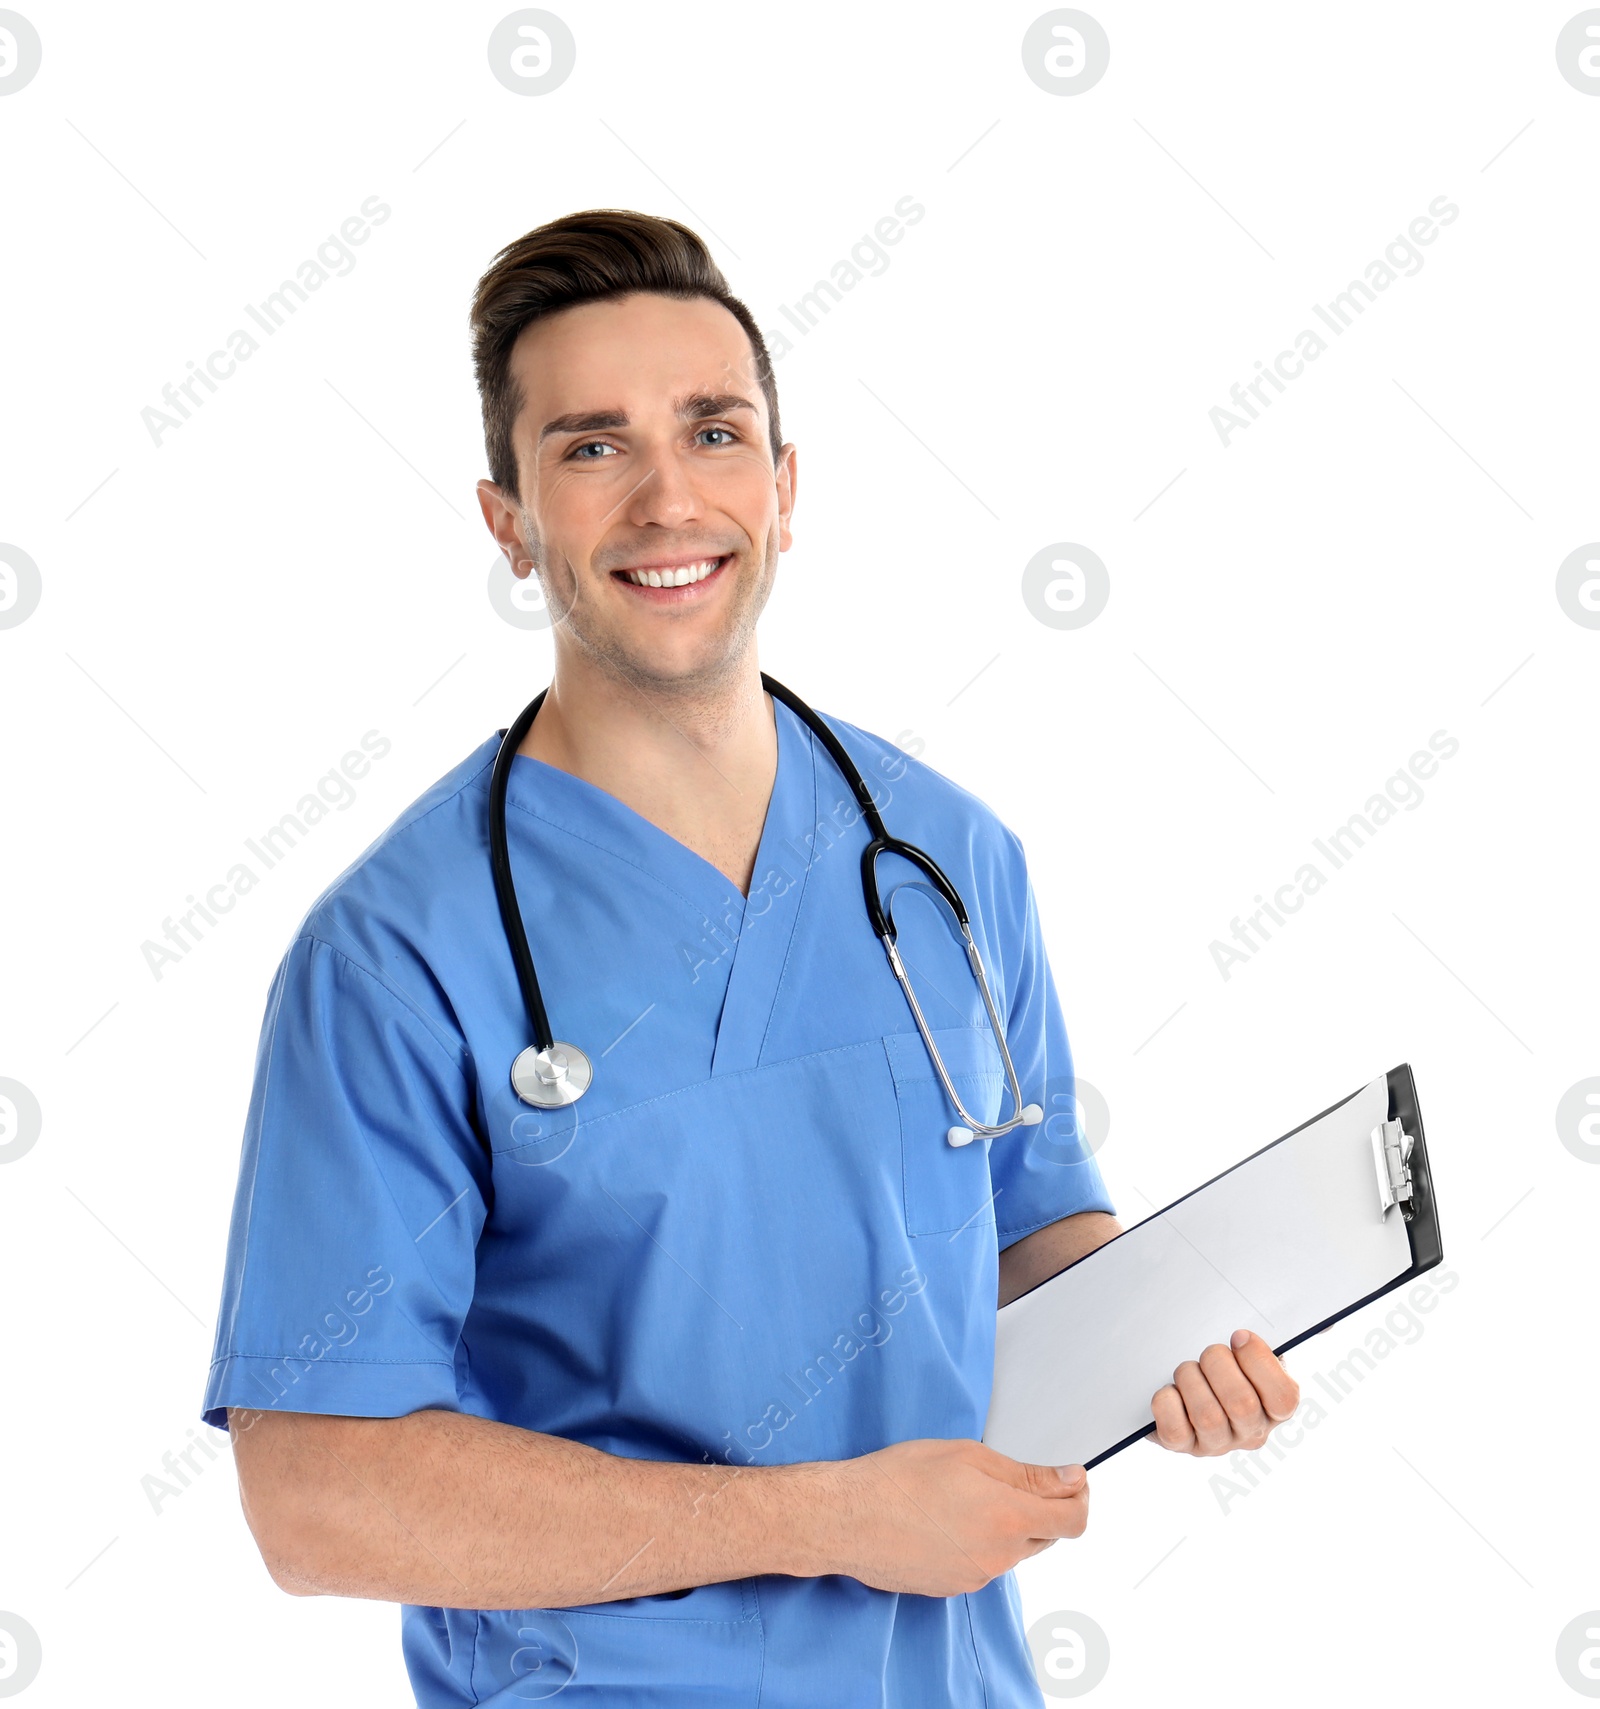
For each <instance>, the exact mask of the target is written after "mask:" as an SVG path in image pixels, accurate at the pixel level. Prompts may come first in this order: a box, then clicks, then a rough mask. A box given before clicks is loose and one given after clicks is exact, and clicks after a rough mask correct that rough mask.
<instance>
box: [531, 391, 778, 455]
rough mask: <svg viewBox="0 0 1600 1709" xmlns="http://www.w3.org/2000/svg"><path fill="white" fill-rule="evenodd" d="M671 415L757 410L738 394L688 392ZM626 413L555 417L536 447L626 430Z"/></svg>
mask: <svg viewBox="0 0 1600 1709" xmlns="http://www.w3.org/2000/svg"><path fill="white" fill-rule="evenodd" d="M672 409H673V413H674V414H675V415H676V416H677V417H678V419H679V420H680V421H704V420H705V419H706V417H707V416H712V415H730V414H731V413H732V412H733V411H734V410H736V409H747V410H749V411H750V413H751V414H752V415H755V414H756V413H757V411H756V406H755V405H754V404H753V403H751V401H750V400H749V399H748V398H743V397H740V396H739V394H738V393H737V392H690V393H688V394H687V395H686V396H684V397H681V398H674V399H673V402H672ZM628 425H629V418H628V412H627V411H626V410H621V409H592V410H575V411H573V412H572V413H571V414H570V415H558V416H556V417H555V419H554V420H552V421H547V422H546V423H545V424H544V426H543V427H541V428H540V429H539V437H538V440H537V441H536V442H535V443H536V445H542V444H544V442H545V440H547V439H548V438H549V437H550V436H551V434H553V433H599V432H603V431H604V430H606V429H607V428H613V427H627V426H628Z"/></svg>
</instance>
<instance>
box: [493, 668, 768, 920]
mask: <svg viewBox="0 0 1600 1709" xmlns="http://www.w3.org/2000/svg"><path fill="white" fill-rule="evenodd" d="M518 752H519V753H523V754H528V755H530V756H531V757H532V758H534V759H537V760H543V761H544V762H545V764H547V765H552V766H555V767H557V768H558V769H559V770H561V771H565V772H570V773H571V774H572V775H573V776H575V777H581V778H583V779H584V780H585V781H586V782H588V783H592V784H594V785H595V787H596V788H598V789H603V790H604V791H605V792H606V793H607V794H608V795H612V796H615V797H616V798H617V799H618V800H619V801H621V802H623V803H624V804H625V805H626V806H628V807H631V808H632V809H633V810H634V811H635V812H636V813H638V814H640V815H641V816H642V817H643V818H646V819H648V820H650V821H651V823H653V824H655V825H657V826H658V827H660V828H661V829H662V830H664V831H666V832H667V833H668V834H669V835H670V836H673V837H676V838H677V839H678V841H680V842H682V843H684V844H686V845H687V846H688V847H689V848H691V849H693V850H694V851H695V852H696V853H697V854H700V855H701V856H702V857H703V858H704V859H706V860H708V861H710V862H711V863H712V864H713V865H714V866H716V867H718V868H719V869H720V870H722V871H723V872H724V873H725V874H726V875H727V876H728V877H729V878H731V879H732V880H733V882H734V883H735V884H737V885H738V886H739V888H740V890H742V891H746V892H747V891H748V888H749V883H750V877H751V869H752V867H753V866H754V863H755V855H756V849H757V846H758V845H759V843H760V838H761V828H762V825H763V824H764V822H765V818H766V810H767V803H768V801H769V800H770V798H771V795H772V785H773V780H774V778H775V776H776V775H777V764H778V743H777V728H776V725H775V723H774V713H773V710H772V707H771V706H770V704H769V703H768V700H767V696H766V692H765V690H764V689H763V688H762V686H761V676H760V669H759V666H758V665H757V663H756V659H755V654H754V649H753V648H752V649H751V652H750V655H749V656H748V658H747V659H746V660H744V661H741V663H740V664H739V665H738V666H737V667H736V668H735V669H734V670H732V671H730V672H729V673H728V674H727V675H726V676H725V677H722V678H720V679H719V680H717V681H716V682H714V683H706V682H701V681H697V682H694V683H684V684H670V683H667V684H663V683H650V682H643V683H640V682H635V681H633V680H630V679H624V678H621V677H619V676H616V675H613V674H611V673H608V672H604V671H601V670H599V669H596V668H592V667H588V666H587V665H586V664H577V663H576V662H575V661H571V660H562V659H560V658H558V659H557V662H556V670H555V675H554V679H553V680H552V682H551V685H550V692H549V693H548V694H547V695H546V696H545V700H544V705H543V706H541V707H540V708H539V715H538V717H537V718H535V719H534V721H533V728H532V729H531V730H530V731H529V732H528V734H527V736H526V737H525V738H524V740H523V742H522V746H521V747H520V748H519V749H518Z"/></svg>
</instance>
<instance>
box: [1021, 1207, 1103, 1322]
mask: <svg viewBox="0 0 1600 1709" xmlns="http://www.w3.org/2000/svg"><path fill="white" fill-rule="evenodd" d="M1121 1233H1122V1224H1121V1223H1120V1222H1118V1221H1117V1219H1116V1218H1115V1217H1114V1216H1111V1215H1110V1214H1109V1213H1107V1212H1106V1211H1078V1212H1077V1213H1076V1214H1075V1215H1073V1216H1064V1217H1062V1219H1061V1221H1060V1222H1052V1223H1049V1224H1047V1225H1046V1226H1045V1227H1044V1228H1036V1229H1035V1230H1034V1231H1033V1233H1032V1234H1026V1235H1024V1236H1023V1237H1022V1239H1021V1240H1018V1241H1014V1242H1013V1243H1012V1244H1011V1245H1010V1246H1008V1247H1007V1248H1006V1249H1005V1251H1004V1252H1002V1253H1001V1254H1000V1304H1001V1305H1010V1303H1011V1302H1012V1300H1014V1299H1015V1298H1016V1297H1017V1295H1018V1294H1025V1293H1027V1291H1028V1289H1029V1288H1036V1287H1038V1285H1039V1284H1040V1283H1041V1282H1048V1281H1049V1280H1050V1278H1051V1277H1052V1276H1055V1275H1059V1274H1060V1273H1061V1271H1063V1270H1065V1269H1066V1267H1067V1266H1068V1265H1069V1264H1075V1263H1077V1261H1078V1260H1079V1259H1080V1258H1082V1257H1083V1256H1084V1255H1085V1254H1086V1253H1090V1252H1093V1251H1094V1249H1095V1248H1096V1247H1097V1246H1104V1245H1105V1243H1106V1242H1107V1241H1108V1240H1110V1239H1112V1238H1113V1237H1114V1236H1115V1235H1118V1234H1121Z"/></svg>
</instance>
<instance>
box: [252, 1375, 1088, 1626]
mask: <svg viewBox="0 0 1600 1709" xmlns="http://www.w3.org/2000/svg"><path fill="white" fill-rule="evenodd" d="M228 1422H229V1430H230V1434H231V1435H232V1437H233V1442H234V1459H235V1463H236V1465H237V1468H238V1473H239V1486H240V1496H241V1499H242V1502H243V1505H244V1510H245V1517H246V1519H247V1521H248V1523H249V1525H250V1529H251V1532H252V1533H253V1535H254V1536H255V1539H256V1542H257V1544H258V1546H259V1547H260V1549H261V1554H262V1558H263V1559H264V1561H265V1562H266V1564H267V1569H268V1571H269V1572H270V1573H271V1575H272V1577H273V1579H274V1581H275V1582H276V1583H277V1584H278V1585H279V1586H280V1587H281V1588H282V1589H284V1590H287V1591H289V1592H290V1593H291V1594H293V1595H297V1596H316V1595H337V1596H356V1597H369V1598H374V1599H377V1600H382V1601H390V1602H410V1603H420V1604H424V1605H432V1606H437V1607H452V1608H564V1607H572V1606H574V1605H583V1604H587V1603H591V1602H608V1601H615V1600H618V1599H619V1598H623V1597H631V1596H648V1595H655V1594H659V1593H660V1592H662V1591H669V1590H679V1589H682V1588H684V1587H685V1586H692V1585H699V1584H714V1583H719V1582H721V1581H723V1580H726V1579H732V1578H745V1577H750V1576H754V1575H757V1574H762V1573H784V1574H789V1575H791V1576H795V1577H812V1576H818V1575H821V1574H824V1573H845V1574H849V1575H850V1576H852V1577H855V1578H858V1579H860V1580H861V1581H862V1582H863V1583H865V1584H869V1585H874V1586H877V1587H878V1588H880V1589H885V1590H906V1591H912V1592H915V1593H917V1594H920V1595H928V1596H954V1595H959V1594H961V1593H962V1592H964V1591H970V1590H977V1589H980V1588H981V1587H982V1586H983V1585H984V1584H986V1583H988V1582H989V1580H990V1579H991V1578H993V1577H995V1576H996V1575H997V1574H999V1573H1002V1572H1005V1571H1007V1570H1008V1569H1009V1568H1010V1567H1012V1566H1014V1565H1015V1564H1016V1562H1017V1561H1018V1560H1021V1559H1022V1558H1024V1557H1025V1556H1027V1555H1033V1554H1037V1553H1038V1552H1039V1551H1040V1550H1041V1549H1045V1548H1048V1547H1049V1545H1050V1544H1051V1543H1052V1542H1054V1541H1055V1540H1056V1539H1057V1538H1058V1537H1076V1536H1080V1535H1081V1534H1082V1532H1083V1529H1084V1526H1085V1524H1086V1523H1087V1518H1088V1485H1087V1481H1086V1479H1085V1478H1084V1474H1083V1470H1082V1468H1081V1467H1072V1468H1069V1469H1068V1472H1067V1473H1066V1474H1065V1475H1063V1473H1061V1472H1058V1471H1057V1470H1056V1469H1055V1468H1053V1467H1049V1466H1026V1465H1021V1464H1019V1463H1018V1462H1017V1461H1014V1460H1010V1459H1008V1458H1006V1456H1004V1455H1002V1454H997V1453H995V1452H994V1451H993V1450H992V1449H989V1448H985V1447H983V1446H982V1444H981V1443H977V1442H966V1441H916V1442H902V1443H897V1444H895V1445H893V1446H892V1447H889V1448H884V1449H880V1450H879V1451H878V1452H877V1453H873V1454H866V1455H863V1456H862V1457H861V1458H859V1459H855V1460H844V1461H837V1462H830V1461H813V1462H808V1463H801V1464H797V1465H787V1466H727V1465H721V1464H714V1465H713V1464H699V1465H695V1464H678V1463H673V1462H666V1461H655V1460H634V1459H623V1458H619V1457H617V1456H615V1455H611V1454H603V1453H601V1452H599V1451H598V1450H597V1449H594V1448H589V1447H586V1446H584V1445H583V1444H582V1443H578V1442H572V1441H569V1440H567V1439H565V1438H562V1437H556V1436H545V1435H541V1434H538V1433H536V1432H533V1431H528V1430H520V1429H517V1428H515V1427H514V1426H511V1425H505V1424H498V1423H495V1422H494V1421H492V1420H490V1419H485V1418H478V1417H475V1416H473V1415H471V1414H467V1413H455V1412H444V1411H434V1410H425V1411H421V1412H414V1413H410V1414H408V1415H406V1416H404V1417H399V1418H354V1417H342V1416H339V1417H335V1416H329V1415H318V1414H310V1413H288V1412H250V1411H245V1410H242V1409H240V1408H231V1409H230V1410H229V1414H228Z"/></svg>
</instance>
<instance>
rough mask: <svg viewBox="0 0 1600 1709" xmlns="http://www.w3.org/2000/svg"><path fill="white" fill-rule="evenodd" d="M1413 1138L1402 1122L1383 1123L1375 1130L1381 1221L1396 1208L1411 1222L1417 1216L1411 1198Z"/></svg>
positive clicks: (1374, 1146) (1375, 1163)
mask: <svg viewBox="0 0 1600 1709" xmlns="http://www.w3.org/2000/svg"><path fill="white" fill-rule="evenodd" d="M1411 1146H1412V1137H1411V1135H1410V1134H1409V1133H1407V1132H1406V1130H1405V1128H1404V1127H1403V1126H1402V1125H1401V1124H1400V1123H1399V1122H1398V1121H1388V1122H1380V1123H1379V1124H1378V1125H1377V1126H1376V1127H1375V1128H1374V1129H1373V1130H1372V1162H1373V1166H1374V1168H1375V1169H1376V1170H1377V1175H1378V1217H1379V1220H1380V1221H1381V1220H1382V1219H1383V1218H1384V1217H1386V1216H1387V1215H1388V1214H1389V1212H1390V1211H1391V1210H1392V1209H1393V1208H1394V1207H1395V1206H1396V1205H1399V1207H1400V1214H1401V1216H1403V1217H1404V1218H1405V1220H1406V1221H1407V1222H1410V1221H1411V1219H1412V1217H1413V1216H1415V1215H1416V1211H1415V1208H1414V1205H1413V1202H1412V1196H1411Z"/></svg>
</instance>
